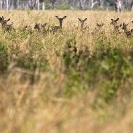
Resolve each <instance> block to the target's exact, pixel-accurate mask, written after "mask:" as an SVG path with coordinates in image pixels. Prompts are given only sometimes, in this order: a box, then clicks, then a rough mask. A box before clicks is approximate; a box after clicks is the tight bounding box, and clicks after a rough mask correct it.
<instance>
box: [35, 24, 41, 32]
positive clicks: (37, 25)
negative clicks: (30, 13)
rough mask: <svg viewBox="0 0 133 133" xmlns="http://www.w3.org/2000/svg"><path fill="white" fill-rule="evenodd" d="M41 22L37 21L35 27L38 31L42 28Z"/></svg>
mask: <svg viewBox="0 0 133 133" xmlns="http://www.w3.org/2000/svg"><path fill="white" fill-rule="evenodd" d="M40 26H41V24H40V23H35V26H34V29H37V30H38V31H40V30H41V27H40Z"/></svg>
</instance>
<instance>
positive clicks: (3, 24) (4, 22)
mask: <svg viewBox="0 0 133 133" xmlns="http://www.w3.org/2000/svg"><path fill="white" fill-rule="evenodd" d="M8 21H10V18H9V19H7V20H4V17H3V16H2V17H0V23H1V25H2V27H3V26H5V25H6V24H7V22H8Z"/></svg>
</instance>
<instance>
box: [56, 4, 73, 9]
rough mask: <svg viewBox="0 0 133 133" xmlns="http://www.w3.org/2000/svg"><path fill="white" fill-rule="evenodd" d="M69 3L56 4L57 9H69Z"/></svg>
mask: <svg viewBox="0 0 133 133" xmlns="http://www.w3.org/2000/svg"><path fill="white" fill-rule="evenodd" d="M70 7H71V6H70V5H68V4H65V5H59V6H57V9H59V10H70Z"/></svg>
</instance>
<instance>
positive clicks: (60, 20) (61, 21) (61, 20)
mask: <svg viewBox="0 0 133 133" xmlns="http://www.w3.org/2000/svg"><path fill="white" fill-rule="evenodd" d="M55 17H56V18H57V19H58V20H59V23H60V28H61V29H62V23H63V20H64V19H65V18H66V17H67V16H64V17H62V18H59V17H58V16H55Z"/></svg>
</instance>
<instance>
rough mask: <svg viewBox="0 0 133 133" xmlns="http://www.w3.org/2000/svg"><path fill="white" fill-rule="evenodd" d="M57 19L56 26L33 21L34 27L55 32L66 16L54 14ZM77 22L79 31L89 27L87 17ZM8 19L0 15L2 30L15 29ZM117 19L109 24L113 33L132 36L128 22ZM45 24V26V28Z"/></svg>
mask: <svg viewBox="0 0 133 133" xmlns="http://www.w3.org/2000/svg"><path fill="white" fill-rule="evenodd" d="M55 17H56V18H57V19H58V21H59V25H58V26H51V25H48V24H47V23H44V24H40V23H35V25H34V29H35V30H37V31H38V32H41V31H43V32H45V33H47V32H52V33H55V32H57V31H60V32H61V31H62V28H63V27H62V24H63V20H64V19H65V18H66V17H67V16H64V17H62V18H60V17H58V16H55ZM78 20H79V22H80V24H81V25H80V30H81V31H85V30H87V29H89V26H84V24H85V21H87V18H85V19H81V18H78ZM9 21H10V18H9V19H7V20H5V19H4V17H3V16H2V17H0V23H1V26H2V30H3V31H4V32H6V31H7V32H10V31H11V30H14V31H15V28H14V27H13V23H11V24H8V22H9ZM118 21H119V18H117V19H111V22H110V25H113V31H114V33H116V34H121V33H124V34H126V36H127V37H133V29H128V25H129V23H127V24H126V23H122V24H118ZM131 23H133V21H131ZM104 25H105V24H104V23H100V24H99V23H97V27H96V28H95V29H94V30H93V31H92V33H96V32H98V31H100V30H101V29H102V27H103V26H104ZM46 26H47V28H46ZM29 29H30V31H31V33H32V28H31V27H30V26H24V27H23V30H29Z"/></svg>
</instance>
